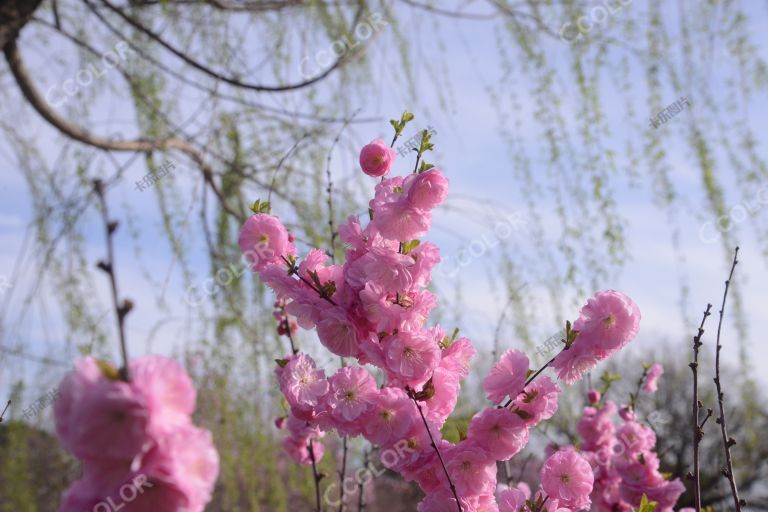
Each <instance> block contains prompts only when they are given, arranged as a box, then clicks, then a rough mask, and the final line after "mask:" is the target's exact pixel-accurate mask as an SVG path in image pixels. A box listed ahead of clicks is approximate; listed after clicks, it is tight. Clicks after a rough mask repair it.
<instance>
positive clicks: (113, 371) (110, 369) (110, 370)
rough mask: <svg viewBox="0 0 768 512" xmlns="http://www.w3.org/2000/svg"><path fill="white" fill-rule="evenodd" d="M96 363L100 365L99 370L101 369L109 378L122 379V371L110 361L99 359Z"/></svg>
mask: <svg viewBox="0 0 768 512" xmlns="http://www.w3.org/2000/svg"><path fill="white" fill-rule="evenodd" d="M96 364H97V365H98V367H99V370H101V373H102V375H104V377H106V378H107V379H108V380H120V372H119V371H118V370H117V368H115V367H114V366H112V365H111V364H110V363H108V362H107V361H104V360H103V359H97V360H96Z"/></svg>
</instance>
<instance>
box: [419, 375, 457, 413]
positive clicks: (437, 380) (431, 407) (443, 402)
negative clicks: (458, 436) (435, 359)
mask: <svg viewBox="0 0 768 512" xmlns="http://www.w3.org/2000/svg"><path fill="white" fill-rule="evenodd" d="M459 378H460V375H459V374H456V373H454V372H452V371H450V370H448V369H446V368H443V367H442V366H439V367H437V368H435V371H434V372H433V373H432V384H433V386H434V389H435V394H434V396H433V397H432V398H430V399H429V400H427V401H426V402H425V404H426V408H427V411H426V413H425V415H426V417H427V419H428V420H430V421H431V422H432V423H434V424H435V425H438V426H441V427H442V425H443V424H444V423H445V420H447V419H448V416H450V415H451V412H453V410H454V409H455V408H456V403H457V402H458V399H459V390H460V383H459Z"/></svg>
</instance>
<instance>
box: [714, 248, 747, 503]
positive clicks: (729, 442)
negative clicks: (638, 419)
mask: <svg viewBox="0 0 768 512" xmlns="http://www.w3.org/2000/svg"><path fill="white" fill-rule="evenodd" d="M738 256H739V248H738V247H736V250H735V251H734V254H733V264H732V265H731V273H730V274H729V275H728V280H727V281H726V282H725V291H724V292H723V303H722V305H721V306H720V320H719V321H718V323H717V350H716V352H715V354H716V355H715V386H716V387H717V403H718V405H719V407H720V417H719V418H718V420H717V422H718V423H719V424H720V431H721V432H722V434H723V448H724V450H725V463H726V467H725V468H723V471H722V473H723V476H725V478H727V479H728V483H729V484H730V486H731V494H732V495H733V505H734V507H735V509H734V510H736V512H741V507H742V506H744V505H746V502H745V501H744V500H741V499H739V490H738V488H737V487H736V479H735V477H734V475H733V459H732V457H731V446H733V445H735V444H736V441H734V440H733V438H730V437H728V426H727V425H726V420H725V403H724V398H723V390H722V386H721V383H720V351H721V349H722V348H723V346H722V345H721V344H720V330H721V328H722V326H723V317H724V316H725V301H726V299H727V298H728V288H730V285H731V279H733V272H734V270H736V264H737V263H738V262H739V260H738Z"/></svg>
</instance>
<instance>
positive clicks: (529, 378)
mask: <svg viewBox="0 0 768 512" xmlns="http://www.w3.org/2000/svg"><path fill="white" fill-rule="evenodd" d="M565 350H568V347H566V348H564V349H563V350H561V351H560V352H558V353H557V355H556V356H555V357H553V358H552V359H550V360H549V361H547V362H546V363H545V364H544V366H542V367H541V368H539V369H538V370H536V372H535V373H534V374H533V375H531V376H530V377H528V380H526V381H525V384H523V389H521V390H520V391H519V392H518V393H517V394H518V395H519V394H520V393H522V392H523V391H525V388H527V387H528V385H529V384H530V383H531V382H533V381H534V380H535V379H536V377H538V376H539V375H541V372H543V371H544V370H546V369H547V368H549V365H551V364H552V363H553V362H554V361H555V358H556V357H557V356H559V355H560V354H561V353H562V352H564V351H565ZM516 397H517V395H515V398H516ZM514 401H515V399H514V398H510V399H509V400H507V402H506V403H505V404H504V405H502V406H501V407H500V409H504V408H505V407H509V406H510V405H511V404H512V402H514Z"/></svg>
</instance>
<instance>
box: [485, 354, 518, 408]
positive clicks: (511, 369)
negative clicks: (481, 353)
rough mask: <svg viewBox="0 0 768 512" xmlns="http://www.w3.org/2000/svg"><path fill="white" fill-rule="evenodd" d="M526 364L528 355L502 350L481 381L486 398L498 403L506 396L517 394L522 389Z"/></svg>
mask: <svg viewBox="0 0 768 512" xmlns="http://www.w3.org/2000/svg"><path fill="white" fill-rule="evenodd" d="M528 365H529V361H528V357H527V356H526V355H525V354H524V353H522V352H520V351H519V350H507V351H506V352H504V353H503V354H502V355H501V359H499V362H498V363H496V364H495V365H494V366H493V368H492V369H491V373H489V374H488V376H487V377H486V378H485V381H484V382H483V389H484V390H485V392H486V393H487V394H488V400H490V401H491V402H493V403H495V404H498V403H501V401H502V400H504V398H506V397H507V396H513V397H514V396H517V394H518V393H520V391H522V390H523V385H524V384H525V379H526V377H527V375H528Z"/></svg>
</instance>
